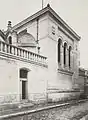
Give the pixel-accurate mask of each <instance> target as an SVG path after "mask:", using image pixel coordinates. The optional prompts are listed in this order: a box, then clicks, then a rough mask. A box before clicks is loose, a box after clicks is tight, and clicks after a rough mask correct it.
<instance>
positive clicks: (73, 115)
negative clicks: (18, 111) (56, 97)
mask: <svg viewBox="0 0 88 120" xmlns="http://www.w3.org/2000/svg"><path fill="white" fill-rule="evenodd" d="M87 114H88V101H86V102H83V103H77V104H73V105H68V106H63V107H56V108H52V109H48V110H43V111H36V112H34V113H29V114H26V115H18V116H16V117H9V118H4V119H1V120H80V119H81V118H82V117H83V116H86V115H87ZM85 120H88V119H85Z"/></svg>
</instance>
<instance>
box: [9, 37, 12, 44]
mask: <svg viewBox="0 0 88 120" xmlns="http://www.w3.org/2000/svg"><path fill="white" fill-rule="evenodd" d="M9 44H12V37H11V36H9Z"/></svg>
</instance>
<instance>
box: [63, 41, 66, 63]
mask: <svg viewBox="0 0 88 120" xmlns="http://www.w3.org/2000/svg"><path fill="white" fill-rule="evenodd" d="M66 49H67V43H64V51H63V52H64V65H66Z"/></svg>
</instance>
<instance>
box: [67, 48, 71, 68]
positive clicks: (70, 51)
mask: <svg viewBox="0 0 88 120" xmlns="http://www.w3.org/2000/svg"><path fill="white" fill-rule="evenodd" d="M68 52H69V67H71V46H69V51H68Z"/></svg>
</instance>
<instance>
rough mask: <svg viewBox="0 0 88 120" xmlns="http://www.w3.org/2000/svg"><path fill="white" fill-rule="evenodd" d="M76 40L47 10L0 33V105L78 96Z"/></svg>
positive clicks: (77, 41) (74, 35)
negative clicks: (10, 102) (11, 102)
mask: <svg viewBox="0 0 88 120" xmlns="http://www.w3.org/2000/svg"><path fill="white" fill-rule="evenodd" d="M79 41H80V37H79V36H78V35H77V34H76V33H75V32H74V31H73V30H72V29H71V28H70V27H69V26H68V25H67V24H66V23H65V22H64V21H63V20H62V19H61V18H60V17H59V16H58V14H57V13H56V12H55V11H54V10H53V9H52V8H51V7H50V5H49V4H48V5H47V7H45V8H43V9H42V10H40V11H38V12H37V13H35V14H33V15H32V16H30V17H28V18H27V19H25V20H23V21H22V22H20V23H18V24H17V25H15V26H12V25H11V22H10V21H9V22H8V28H7V30H6V31H5V32H2V31H0V78H1V82H0V97H1V98H0V102H1V103H2V102H9V101H21V100H39V99H43V100H46V99H47V97H48V98H49V99H52V100H53V101H54V100H60V99H63V98H73V97H76V96H79V95H80V93H81V87H80V80H79V49H78V44H79Z"/></svg>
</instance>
